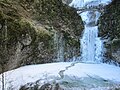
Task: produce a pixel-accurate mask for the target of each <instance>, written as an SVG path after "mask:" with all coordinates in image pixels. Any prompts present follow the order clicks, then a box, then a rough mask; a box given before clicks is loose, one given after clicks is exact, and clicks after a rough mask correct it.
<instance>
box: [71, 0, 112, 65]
mask: <svg viewBox="0 0 120 90" xmlns="http://www.w3.org/2000/svg"><path fill="white" fill-rule="evenodd" d="M109 3H111V0H73V1H72V2H71V3H70V4H69V6H71V7H74V8H76V9H77V10H78V11H77V13H78V14H79V15H80V16H81V18H82V21H83V23H84V33H83V36H82V38H80V43H81V49H80V51H81V59H82V62H85V63H101V62H102V60H103V59H102V56H103V50H104V48H103V42H102V40H101V39H100V37H98V20H99V17H100V16H101V8H103V7H104V6H106V5H108V4H109Z"/></svg>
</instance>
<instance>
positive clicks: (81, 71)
mask: <svg viewBox="0 0 120 90" xmlns="http://www.w3.org/2000/svg"><path fill="white" fill-rule="evenodd" d="M70 65H71V63H70V62H69V63H62V62H61V63H51V64H41V65H30V66H24V67H21V68H18V69H15V70H11V71H8V72H5V73H4V74H5V87H6V89H5V90H8V89H7V88H8V87H13V88H14V90H19V88H20V86H21V85H25V84H27V83H30V82H35V81H37V80H40V79H41V80H43V82H46V78H47V77H50V76H52V77H60V76H59V74H58V73H59V71H60V70H64V69H65V67H67V66H70ZM64 74H65V75H68V76H74V77H78V78H83V77H88V75H89V76H91V77H96V76H98V77H101V78H103V79H105V80H112V81H113V82H115V83H120V68H119V67H116V66H112V65H107V64H85V63H78V64H76V65H75V66H73V67H71V68H69V69H68V70H67V71H65V72H64ZM1 78H2V76H1V75H0V80H1ZM49 79H50V78H49ZM1 87H2V82H1V81H0V90H1Z"/></svg>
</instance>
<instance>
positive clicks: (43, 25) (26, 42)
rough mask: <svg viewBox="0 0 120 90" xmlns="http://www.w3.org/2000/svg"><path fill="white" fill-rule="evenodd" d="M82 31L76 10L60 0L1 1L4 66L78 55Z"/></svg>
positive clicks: (0, 48) (0, 43)
mask: <svg viewBox="0 0 120 90" xmlns="http://www.w3.org/2000/svg"><path fill="white" fill-rule="evenodd" d="M82 30H83V26H82V22H81V21H80V17H79V16H78V15H77V14H76V11H75V10H74V9H72V8H69V7H68V6H66V5H64V4H63V3H62V1H61V0H0V63H1V68H2V67H3V69H5V70H10V69H13V68H17V67H19V66H21V65H29V64H38V63H47V62H53V61H60V60H61V59H62V58H65V60H66V59H67V58H70V57H72V56H75V55H79V46H80V44H79V38H78V37H79V36H80V33H81V31H82ZM63 52H64V53H63ZM61 55H64V57H61ZM57 58H59V60H57ZM0 72H1V71H0Z"/></svg>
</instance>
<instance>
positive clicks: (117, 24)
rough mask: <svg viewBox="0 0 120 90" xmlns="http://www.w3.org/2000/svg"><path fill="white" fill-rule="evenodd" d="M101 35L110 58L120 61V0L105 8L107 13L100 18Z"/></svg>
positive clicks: (106, 55) (107, 56) (107, 55)
mask: <svg viewBox="0 0 120 90" xmlns="http://www.w3.org/2000/svg"><path fill="white" fill-rule="evenodd" d="M99 28H100V30H101V31H100V35H101V36H102V37H103V39H104V40H106V42H105V47H106V48H107V49H106V54H105V57H106V58H107V59H108V60H111V59H112V60H115V61H117V62H120V55H119V54H120V1H119V0H113V2H112V3H111V4H110V5H109V6H107V7H106V8H105V13H104V14H103V15H102V16H101V18H100V27H99Z"/></svg>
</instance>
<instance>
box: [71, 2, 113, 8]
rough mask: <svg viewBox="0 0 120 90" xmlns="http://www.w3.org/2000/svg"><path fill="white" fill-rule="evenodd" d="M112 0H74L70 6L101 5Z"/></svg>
mask: <svg viewBox="0 0 120 90" xmlns="http://www.w3.org/2000/svg"><path fill="white" fill-rule="evenodd" d="M111 2H112V0H73V1H72V2H71V3H70V4H69V6H71V7H74V8H77V9H81V8H83V7H87V8H89V7H91V6H99V5H103V6H105V5H108V4H109V3H111Z"/></svg>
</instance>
